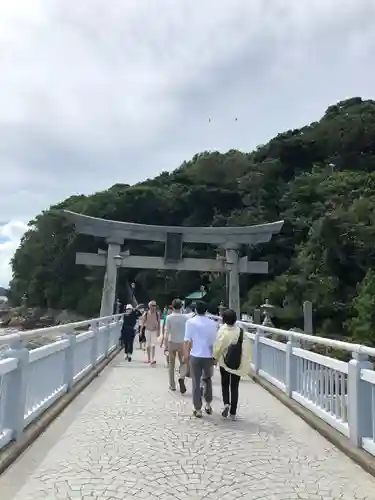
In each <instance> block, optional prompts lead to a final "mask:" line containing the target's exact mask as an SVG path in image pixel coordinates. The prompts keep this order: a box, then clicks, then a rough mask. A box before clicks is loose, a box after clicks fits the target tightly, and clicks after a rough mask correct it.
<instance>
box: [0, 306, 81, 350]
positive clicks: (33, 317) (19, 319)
mask: <svg viewBox="0 0 375 500" xmlns="http://www.w3.org/2000/svg"><path fill="white" fill-rule="evenodd" d="M85 319H87V318H85V317H83V316H81V315H78V314H76V313H74V312H71V311H67V310H64V311H56V310H53V309H42V308H27V309H23V308H22V307H13V308H9V309H7V310H0V336H1V335H8V334H10V333H18V332H22V331H27V330H36V329H40V328H49V327H52V326H58V325H66V324H68V323H74V322H77V321H84V320H85ZM54 340H55V337H54V336H48V335H38V336H37V337H35V338H33V339H32V340H30V342H29V343H28V344H27V348H28V349H35V348H37V347H41V346H43V345H46V344H50V343H51V342H53V341H54ZM0 348H1V346H0Z"/></svg>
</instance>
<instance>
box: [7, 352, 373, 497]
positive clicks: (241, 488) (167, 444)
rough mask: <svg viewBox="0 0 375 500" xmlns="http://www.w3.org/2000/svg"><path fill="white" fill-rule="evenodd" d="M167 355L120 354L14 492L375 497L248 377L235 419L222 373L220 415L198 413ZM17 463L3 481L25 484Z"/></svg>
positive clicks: (368, 483) (369, 484) (356, 473)
mask: <svg viewBox="0 0 375 500" xmlns="http://www.w3.org/2000/svg"><path fill="white" fill-rule="evenodd" d="M159 357H160V363H159V364H158V365H157V366H156V367H155V368H151V367H150V366H147V365H144V364H143V363H142V360H143V355H142V354H141V353H139V352H138V353H137V354H136V359H135V360H134V361H133V362H132V363H131V364H128V363H125V361H123V359H122V355H121V356H119V357H118V358H117V359H116V360H115V361H114V362H113V363H112V365H110V367H108V368H106V372H105V373H104V372H103V375H102V376H101V377H102V380H100V379H99V381H97V382H94V384H95V383H97V384H99V387H98V389H97V390H96V392H95V393H93V397H92V399H91V400H90V401H89V402H88V404H87V405H86V406H84V407H83V408H80V409H79V410H77V415H76V416H75V418H74V420H73V419H72V422H71V423H70V425H69V426H67V428H66V429H65V431H64V432H63V433H62V436H61V437H60V439H59V440H57V442H55V443H54V444H53V445H51V447H50V449H49V451H48V450H47V451H46V454H45V456H44V457H43V459H41V460H40V463H39V464H37V465H36V466H35V468H34V471H33V472H32V473H31V474H30V475H29V477H28V478H27V479H26V481H25V483H24V485H23V486H22V487H21V489H19V491H18V492H17V493H16V494H15V496H13V497H12V498H13V499H14V500H45V499H48V500H53V499H56V500H68V499H70V500H73V499H78V500H95V499H96V500H99V499H100V500H102V499H106V500H109V499H111V500H117V499H118V500H120V499H123V500H125V499H134V500H136V499H150V500H153V499H159V500H187V499H193V500H199V499H204V500H236V499H243V500H250V499H252V500H255V499H257V500H276V499H277V500H293V499H310V500H318V499H320V500H339V499H340V500H356V499H367V500H373V499H375V479H374V478H372V477H371V476H370V475H368V474H367V473H365V472H364V471H363V470H362V469H361V468H360V467H359V466H357V465H355V464H354V463H353V462H352V461H351V460H349V459H348V458H347V457H346V456H344V455H343V454H342V453H341V452H340V451H338V450H337V449H335V448H334V447H333V446H332V445H331V444H330V443H329V442H327V441H326V440H325V439H323V438H322V437H321V436H320V435H319V434H317V433H316V432H315V431H314V430H312V429H311V428H310V427H308V426H307V424H305V423H304V422H303V421H302V420H300V419H299V418H298V417H297V416H295V415H294V414H293V413H291V412H290V411H289V410H288V409H286V408H285V407H284V406H283V405H282V404H281V403H280V402H278V401H277V400H276V399H274V398H273V397H272V396H271V395H269V394H268V393H267V392H265V391H264V390H263V389H262V388H260V387H259V386H257V385H256V384H254V383H253V382H251V381H250V380H246V381H243V382H241V386H240V391H241V393H240V400H241V401H240V402H241V407H240V419H239V420H238V421H237V422H232V421H223V420H221V418H220V417H219V415H218V412H219V410H220V407H221V404H220V398H219V396H220V392H219V385H218V382H219V380H218V375H217V374H216V375H215V386H214V392H215V395H216V398H215V400H214V410H215V414H214V415H212V416H210V417H204V419H202V420H196V419H195V418H193V417H191V401H190V386H189V390H188V393H187V394H186V395H185V396H181V395H180V394H179V393H170V392H168V389H167V370H166V369H165V367H164V365H163V362H162V356H161V354H159ZM80 398H84V396H79V398H78V399H77V400H76V402H74V403H72V405H71V406H73V405H77V404H79V399H80ZM81 406H83V405H81ZM70 411H71V410H70ZM60 418H64V415H63V416H62V417H60ZM54 425H55V424H54ZM48 432H50V431H47V433H46V435H47V436H48ZM40 439H43V438H40ZM34 446H37V443H36V444H35V445H34ZM30 453H32V450H29V451H27V452H26V454H25V457H24V458H23V460H27V457H28V454H30ZM17 467H20V466H19V465H17V463H16V464H15V465H14V466H13V468H12V469H13V470H12V469H10V470H9V472H7V473H6V474H5V476H4V477H3V478H2V481H3V483H2V484H5V483H4V481H6V480H7V475H8V481H9V477H11V476H12V475H13V477H17V478H19V480H20V481H21V476H20V474H21V473H22V471H21V470H17ZM24 479H25V478H24ZM0 490H1V492H3V490H2V489H1V483H0ZM4 491H5V490H4ZM1 498H2V499H3V494H1ZM6 498H7V497H6Z"/></svg>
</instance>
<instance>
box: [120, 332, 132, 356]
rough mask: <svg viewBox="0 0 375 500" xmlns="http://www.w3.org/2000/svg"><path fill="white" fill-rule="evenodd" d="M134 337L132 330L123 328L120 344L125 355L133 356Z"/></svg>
mask: <svg viewBox="0 0 375 500" xmlns="http://www.w3.org/2000/svg"><path fill="white" fill-rule="evenodd" d="M134 337H135V331H134V328H130V327H125V328H124V329H123V330H122V332H121V343H122V346H123V347H124V351H125V354H128V355H129V356H131V355H132V354H133V344H134Z"/></svg>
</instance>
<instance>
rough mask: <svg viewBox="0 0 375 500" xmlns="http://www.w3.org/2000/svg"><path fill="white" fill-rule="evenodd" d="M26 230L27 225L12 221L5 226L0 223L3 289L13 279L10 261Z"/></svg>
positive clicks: (0, 279) (0, 282)
mask: <svg viewBox="0 0 375 500" xmlns="http://www.w3.org/2000/svg"><path fill="white" fill-rule="evenodd" d="M26 230H27V226H26V224H24V223H22V222H19V221H10V222H8V223H7V224H3V225H1V223H0V286H2V287H7V286H8V284H9V282H10V280H11V278H12V270H11V267H10V260H11V258H12V257H13V255H14V252H15V251H16V249H17V247H18V246H19V244H20V241H21V238H22V236H23V235H24V234H25V232H26Z"/></svg>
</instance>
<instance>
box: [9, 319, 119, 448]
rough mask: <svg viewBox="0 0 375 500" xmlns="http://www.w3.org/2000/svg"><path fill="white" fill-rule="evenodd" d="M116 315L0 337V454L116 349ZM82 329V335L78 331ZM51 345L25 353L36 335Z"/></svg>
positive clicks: (117, 336)
mask: <svg viewBox="0 0 375 500" xmlns="http://www.w3.org/2000/svg"><path fill="white" fill-rule="evenodd" d="M121 324H122V315H121V314H119V315H114V316H109V317H106V318H97V319H92V320H89V321H80V322H78V323H71V324H67V325H60V326H56V327H52V328H43V329H40V330H31V331H28V332H21V333H15V334H10V335H2V336H0V346H1V345H3V346H4V345H5V346H8V347H9V348H8V349H7V350H5V351H4V352H3V353H2V359H0V450H1V448H3V447H4V446H6V445H7V444H8V443H9V442H10V441H12V440H18V439H20V438H21V437H22V434H23V432H24V429H25V428H26V427H27V426H28V425H29V424H30V423H31V422H33V421H34V420H35V419H36V418H38V416H39V415H40V414H41V413H42V412H43V411H45V410H46V409H47V408H48V407H49V406H51V405H52V404H53V403H54V402H55V401H56V400H57V399H58V398H59V397H60V396H62V395H63V394H64V393H66V392H68V391H70V390H71V389H72V387H73V386H74V385H75V384H76V383H77V382H78V381H79V380H81V379H82V377H84V376H85V375H86V374H87V373H89V372H90V371H91V370H93V369H94V368H95V366H96V365H97V364H98V363H99V362H100V361H102V360H103V359H104V358H106V357H107V356H109V354H110V353H111V352H112V351H113V350H114V349H115V348H116V346H117V345H118V341H119V337H120V331H121ZM82 330H86V331H83V332H82ZM43 335H48V337H56V341H55V342H53V343H51V344H48V345H45V346H43V347H39V348H37V349H33V350H30V351H29V350H28V349H26V347H25V344H26V343H27V342H28V341H29V340H31V339H32V338H34V337H36V336H43Z"/></svg>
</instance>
